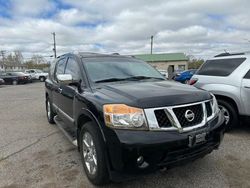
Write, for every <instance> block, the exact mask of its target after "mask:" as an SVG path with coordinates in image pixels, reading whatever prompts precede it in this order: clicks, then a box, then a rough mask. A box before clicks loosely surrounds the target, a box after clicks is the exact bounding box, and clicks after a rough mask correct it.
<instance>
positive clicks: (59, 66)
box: [56, 58, 66, 75]
mask: <svg viewBox="0 0 250 188" xmlns="http://www.w3.org/2000/svg"><path fill="white" fill-rule="evenodd" d="M65 64H66V58H63V59H60V60H59V61H58V63H57V66H56V75H58V74H64V69H65Z"/></svg>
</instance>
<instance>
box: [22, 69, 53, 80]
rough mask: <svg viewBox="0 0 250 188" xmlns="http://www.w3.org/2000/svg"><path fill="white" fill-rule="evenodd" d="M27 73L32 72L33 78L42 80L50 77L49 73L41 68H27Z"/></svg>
mask: <svg viewBox="0 0 250 188" xmlns="http://www.w3.org/2000/svg"><path fill="white" fill-rule="evenodd" d="M25 73H28V74H30V75H31V77H32V79H33V80H40V81H41V82H44V81H45V80H46V78H47V77H48V73H46V72H43V71H42V70H39V69H28V70H25Z"/></svg>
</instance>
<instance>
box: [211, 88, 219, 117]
mask: <svg viewBox="0 0 250 188" xmlns="http://www.w3.org/2000/svg"><path fill="white" fill-rule="evenodd" d="M211 95H212V96H213V101H212V108H213V112H214V113H215V114H217V113H218V112H219V107H218V103H217V100H216V97H215V96H214V94H212V93H211Z"/></svg>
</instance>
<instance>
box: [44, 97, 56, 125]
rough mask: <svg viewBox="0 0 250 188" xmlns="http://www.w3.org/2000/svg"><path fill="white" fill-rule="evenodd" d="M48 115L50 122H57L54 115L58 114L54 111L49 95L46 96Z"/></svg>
mask: <svg viewBox="0 0 250 188" xmlns="http://www.w3.org/2000/svg"><path fill="white" fill-rule="evenodd" d="M46 115H47V119H48V122H49V123H50V124H55V121H54V117H55V116H56V114H55V112H54V111H53V108H52V106H51V102H50V100H49V97H47V98H46Z"/></svg>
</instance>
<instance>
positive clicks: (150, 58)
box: [133, 53, 188, 62]
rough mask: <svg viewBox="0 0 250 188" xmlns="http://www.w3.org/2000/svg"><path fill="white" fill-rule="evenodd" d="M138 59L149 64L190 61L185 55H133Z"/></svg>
mask: <svg viewBox="0 0 250 188" xmlns="http://www.w3.org/2000/svg"><path fill="white" fill-rule="evenodd" d="M133 56H134V57H135V58H137V59H141V60H143V61H147V62H154V61H188V57H187V56H186V55H185V54H184V53H162V54H139V55H133Z"/></svg>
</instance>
